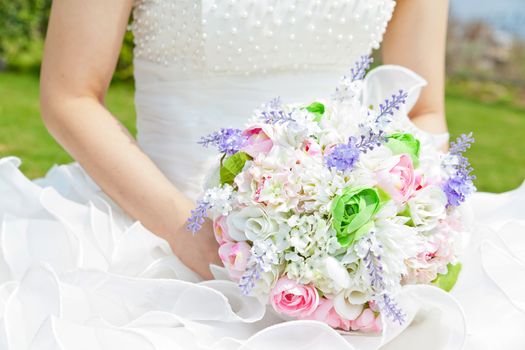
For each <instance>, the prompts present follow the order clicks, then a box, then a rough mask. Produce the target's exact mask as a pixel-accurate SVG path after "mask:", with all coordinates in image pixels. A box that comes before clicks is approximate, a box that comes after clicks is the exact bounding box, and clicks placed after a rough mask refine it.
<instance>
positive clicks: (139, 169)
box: [40, 0, 219, 278]
mask: <svg viewBox="0 0 525 350" xmlns="http://www.w3.org/2000/svg"><path fill="white" fill-rule="evenodd" d="M131 7H132V0H113V1H106V0H91V1H89V4H87V3H86V2H85V1H84V0H55V1H53V5H52V9H51V16H50V20H49V26H48V33H47V36H46V44H45V50H44V59H43V63H42V70H41V72H42V73H41V82H40V87H41V91H40V98H41V111H42V118H43V120H44V123H45V124H46V126H47V128H48V130H49V131H50V132H51V133H52V134H53V136H54V137H55V138H56V140H57V141H58V142H59V143H60V144H61V145H62V146H64V148H65V149H66V150H67V151H68V152H69V153H70V154H71V155H72V156H73V157H74V158H75V160H77V161H78V162H79V163H80V164H81V165H82V167H83V168H84V169H85V170H86V171H87V172H88V173H89V175H90V176H91V177H92V178H93V179H94V180H95V182H96V183H97V184H98V185H99V186H100V187H101V188H102V189H103V190H104V192H105V193H107V194H108V195H109V196H110V197H111V198H112V199H113V200H114V201H115V202H116V203H117V204H118V205H119V206H120V207H122V208H123V209H124V210H125V211H126V212H127V213H128V214H129V215H130V216H132V217H133V218H135V219H137V220H139V221H140V222H141V223H142V224H143V225H144V226H145V227H146V228H148V229H149V230H150V231H151V232H153V233H155V234H156V235H158V236H160V237H162V238H164V239H166V240H167V241H168V242H169V243H170V245H171V247H172V249H173V250H174V252H175V253H176V254H177V255H178V256H179V258H181V260H182V262H184V263H186V264H187V265H188V266H189V267H190V268H191V269H193V270H195V272H197V273H199V274H200V275H201V276H203V277H205V278H207V277H211V273H210V271H209V268H208V265H209V263H210V262H218V259H219V258H218V255H217V254H218V253H217V246H216V245H217V244H216V243H215V242H214V236H213V234H212V230H211V227H210V225H209V224H207V225H206V226H205V229H204V230H203V231H202V232H201V233H200V234H199V235H197V236H195V237H193V236H192V234H191V233H190V232H189V231H186V230H185V225H186V219H187V217H188V216H189V215H190V211H191V209H193V203H192V202H191V201H190V200H188V199H187V198H186V197H185V196H184V195H183V194H182V193H181V192H180V191H179V190H178V189H177V188H175V186H174V185H173V184H172V183H171V182H170V181H169V180H168V179H167V178H166V177H165V176H164V174H163V173H162V172H161V171H160V170H159V169H158V168H157V166H156V165H155V164H154V163H153V162H152V161H151V159H150V158H149V157H148V156H147V155H146V154H144V153H143V152H142V150H141V149H140V147H139V146H138V145H137V143H136V142H135V139H134V138H133V137H132V136H131V135H129V133H128V132H127V130H126V128H124V127H123V126H122V125H121V124H120V123H119V122H118V120H117V119H116V118H114V117H113V116H112V115H111V113H110V112H109V111H108V110H107V109H106V108H105V106H104V96H105V94H106V91H107V88H108V86H109V83H110V81H111V77H112V75H113V71H114V68H115V64H116V62H117V58H118V54H119V51H120V46H121V43H122V38H123V36H124V33H125V31H126V27H127V24H128V19H129V15H130V11H131Z"/></svg>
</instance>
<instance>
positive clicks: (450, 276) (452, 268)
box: [432, 263, 462, 292]
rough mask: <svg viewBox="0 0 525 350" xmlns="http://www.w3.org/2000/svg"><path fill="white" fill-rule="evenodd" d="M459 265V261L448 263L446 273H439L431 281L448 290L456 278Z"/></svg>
mask: <svg viewBox="0 0 525 350" xmlns="http://www.w3.org/2000/svg"><path fill="white" fill-rule="evenodd" d="M461 267H462V266H461V264H460V263H457V264H456V265H452V264H448V265H447V269H448V271H447V273H446V274H439V275H438V277H437V278H436V279H435V280H433V281H432V284H433V285H435V286H436V287H439V288H441V289H443V290H444V291H446V292H450V291H451V290H452V288H453V287H454V285H455V284H456V281H457V280H458V277H459V273H460V272H461Z"/></svg>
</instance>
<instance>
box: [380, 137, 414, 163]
mask: <svg viewBox="0 0 525 350" xmlns="http://www.w3.org/2000/svg"><path fill="white" fill-rule="evenodd" d="M420 145H421V144H420V142H419V140H418V139H416V138H415V137H414V135H412V134H402V133H397V134H392V135H390V136H388V142H387V143H386V146H387V147H388V148H390V150H391V151H392V152H393V153H394V154H408V155H409V156H410V158H412V163H413V164H414V167H415V168H417V167H418V166H419V148H420Z"/></svg>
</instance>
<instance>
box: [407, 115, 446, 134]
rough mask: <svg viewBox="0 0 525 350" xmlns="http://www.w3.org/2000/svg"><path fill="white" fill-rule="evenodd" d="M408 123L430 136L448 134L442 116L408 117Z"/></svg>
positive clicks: (444, 119) (443, 116)
mask: <svg viewBox="0 0 525 350" xmlns="http://www.w3.org/2000/svg"><path fill="white" fill-rule="evenodd" d="M410 121H411V122H412V123H413V124H414V125H415V126H416V127H417V128H418V129H420V130H422V131H424V132H426V133H429V134H431V135H443V134H448V128H447V122H446V118H445V115H444V114H441V113H424V114H417V115H414V116H410Z"/></svg>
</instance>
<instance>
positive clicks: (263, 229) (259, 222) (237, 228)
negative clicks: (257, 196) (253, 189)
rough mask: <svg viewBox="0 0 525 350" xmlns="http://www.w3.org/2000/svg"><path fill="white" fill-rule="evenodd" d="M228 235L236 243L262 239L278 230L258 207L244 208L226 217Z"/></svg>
mask: <svg viewBox="0 0 525 350" xmlns="http://www.w3.org/2000/svg"><path fill="white" fill-rule="evenodd" d="M226 222H227V224H228V229H229V231H228V233H229V235H230V237H231V238H233V239H234V240H236V241H245V240H247V239H248V240H250V241H255V240H257V239H264V238H266V237H268V236H269V235H270V234H272V233H275V232H276V231H277V230H278V225H277V224H276V223H275V222H274V221H273V220H271V219H269V218H268V216H267V215H266V213H265V212H264V210H262V209H261V208H258V207H246V208H242V209H241V210H240V211H237V212H233V213H231V214H230V215H228V217H227V219H226Z"/></svg>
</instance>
